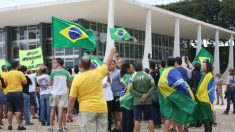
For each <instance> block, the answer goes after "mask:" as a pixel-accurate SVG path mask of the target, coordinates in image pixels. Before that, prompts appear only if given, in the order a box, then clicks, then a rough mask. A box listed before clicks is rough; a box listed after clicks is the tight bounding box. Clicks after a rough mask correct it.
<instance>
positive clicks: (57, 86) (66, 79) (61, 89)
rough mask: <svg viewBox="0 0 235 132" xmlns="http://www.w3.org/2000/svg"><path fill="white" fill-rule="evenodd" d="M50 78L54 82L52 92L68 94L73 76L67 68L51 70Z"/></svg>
mask: <svg viewBox="0 0 235 132" xmlns="http://www.w3.org/2000/svg"><path fill="white" fill-rule="evenodd" d="M49 80H50V81H52V82H53V85H52V92H51V94H54V95H65V94H68V83H70V82H71V76H70V74H69V72H68V71H66V70H65V69H54V70H52V72H51V75H50V78H49Z"/></svg>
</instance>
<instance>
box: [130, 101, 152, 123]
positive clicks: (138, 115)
mask: <svg viewBox="0 0 235 132" xmlns="http://www.w3.org/2000/svg"><path fill="white" fill-rule="evenodd" d="M152 112H153V107H152V105H135V106H134V120H135V121H142V120H144V121H148V120H153V116H152ZM142 113H143V115H144V118H143V117H142Z"/></svg>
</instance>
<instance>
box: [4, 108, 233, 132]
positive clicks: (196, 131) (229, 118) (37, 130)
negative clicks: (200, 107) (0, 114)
mask: <svg viewBox="0 0 235 132" xmlns="http://www.w3.org/2000/svg"><path fill="white" fill-rule="evenodd" d="M231 107H232V106H231ZM225 108H226V106H225V105H223V106H221V105H219V106H215V110H216V116H217V123H218V125H217V126H216V127H213V132H234V131H235V115H233V114H232V111H230V113H229V115H223V114H222V113H223V111H224V110H225ZM74 119H75V118H74ZM3 121H4V124H5V125H4V126H2V127H3V129H1V130H0V131H1V132H6V131H8V130H7V119H4V120H3ZM13 121H14V126H13V131H16V128H17V126H16V125H15V124H16V119H15V117H14V119H13ZM32 121H33V123H34V125H33V126H26V128H27V130H26V131H27V132H46V131H47V128H48V127H46V126H41V125H40V123H39V122H38V120H37V119H32ZM56 129H57V128H56V127H54V130H56ZM203 130H204V129H203V127H201V128H190V129H189V131H190V132H203ZM155 131H156V132H161V131H162V129H155ZM68 132H78V127H77V124H76V122H73V123H68ZM141 132H148V130H147V126H146V124H145V123H142V130H141Z"/></svg>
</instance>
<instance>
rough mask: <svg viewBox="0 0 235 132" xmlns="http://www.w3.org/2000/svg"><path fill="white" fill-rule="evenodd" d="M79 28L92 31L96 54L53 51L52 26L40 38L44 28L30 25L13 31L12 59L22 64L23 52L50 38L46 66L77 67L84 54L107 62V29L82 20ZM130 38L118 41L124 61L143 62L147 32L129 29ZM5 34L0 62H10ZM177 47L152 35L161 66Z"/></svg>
mask: <svg viewBox="0 0 235 132" xmlns="http://www.w3.org/2000/svg"><path fill="white" fill-rule="evenodd" d="M77 22H78V23H79V24H81V25H82V26H84V27H85V28H89V29H92V30H93V31H94V32H93V33H94V35H95V38H96V43H97V47H96V49H95V51H86V50H81V49H80V48H78V47H74V48H71V49H64V48H62V49H53V48H52V47H53V46H52V33H51V31H52V30H51V24H45V30H43V32H42V33H43V34H40V28H41V26H40V24H39V25H28V26H20V27H13V28H12V30H11V38H12V40H11V41H10V44H11V54H12V55H11V56H12V58H11V59H12V60H18V57H19V50H27V49H34V48H37V47H40V46H42V45H41V44H40V39H41V37H40V35H42V36H46V38H45V41H43V45H45V46H44V47H45V48H44V50H46V52H45V53H44V57H45V60H46V65H48V66H51V62H52V58H54V57H60V58H63V59H64V61H65V67H74V65H76V64H78V63H79V57H80V56H81V55H82V54H83V52H90V53H91V54H93V55H96V56H98V57H99V58H100V59H103V58H104V54H105V49H106V36H107V25H106V24H102V23H97V22H91V21H86V20H84V19H79V20H78V21H77ZM126 29H127V30H128V32H129V33H130V35H131V36H132V37H133V39H131V40H127V41H116V42H115V46H116V47H117V51H118V54H119V56H120V57H121V58H124V59H125V60H126V61H128V62H132V63H134V62H136V61H142V58H143V54H144V40H145V32H144V31H140V30H135V29H129V28H126ZM1 40H5V38H4V32H3V30H2V29H0V58H6V56H5V54H4V51H3V46H4V41H1ZM173 45H174V37H172V36H166V35H160V34H155V33H153V34H152V46H153V47H152V58H153V59H154V60H156V61H157V62H160V61H161V60H163V59H166V58H167V57H168V56H172V55H173ZM180 46H181V55H187V56H188V51H189V50H188V49H189V48H190V47H189V41H188V40H181V43H180ZM1 51H2V52H1Z"/></svg>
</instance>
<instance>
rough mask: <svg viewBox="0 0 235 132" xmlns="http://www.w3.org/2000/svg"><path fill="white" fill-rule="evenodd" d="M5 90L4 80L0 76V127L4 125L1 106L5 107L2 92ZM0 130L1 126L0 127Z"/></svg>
mask: <svg viewBox="0 0 235 132" xmlns="http://www.w3.org/2000/svg"><path fill="white" fill-rule="evenodd" d="M4 88H6V86H5V82H4V79H3V78H2V77H1V76H0V125H4V124H3V122H2V119H3V106H4V105H5V102H6V98H5V95H4V92H3V89H4ZM0 129H1V126H0Z"/></svg>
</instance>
